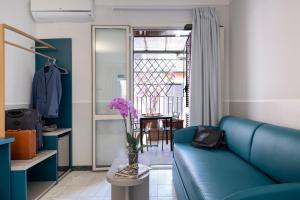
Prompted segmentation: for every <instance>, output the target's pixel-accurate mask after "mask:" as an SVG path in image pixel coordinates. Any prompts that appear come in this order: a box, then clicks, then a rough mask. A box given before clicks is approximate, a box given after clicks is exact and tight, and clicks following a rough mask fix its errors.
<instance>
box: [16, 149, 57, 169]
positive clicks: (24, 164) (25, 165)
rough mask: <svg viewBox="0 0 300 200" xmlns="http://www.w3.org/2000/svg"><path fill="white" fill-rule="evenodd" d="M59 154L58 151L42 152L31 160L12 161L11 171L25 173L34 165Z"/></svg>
mask: <svg viewBox="0 0 300 200" xmlns="http://www.w3.org/2000/svg"><path fill="white" fill-rule="evenodd" d="M56 153H57V151H56V150H45V151H41V152H39V153H38V154H37V156H36V157H34V158H32V159H30V160H12V161H11V171H24V170H27V169H29V168H31V167H33V166H34V165H37V164H38V163H40V162H42V161H44V160H46V159H47V158H49V157H51V156H52V155H55V154H56Z"/></svg>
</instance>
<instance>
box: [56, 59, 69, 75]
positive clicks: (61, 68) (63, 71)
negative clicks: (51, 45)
mask: <svg viewBox="0 0 300 200" xmlns="http://www.w3.org/2000/svg"><path fill="white" fill-rule="evenodd" d="M52 65H53V66H54V67H56V68H57V69H59V71H60V74H61V75H67V74H69V71H68V69H66V68H63V67H59V66H57V65H56V59H53V61H52Z"/></svg>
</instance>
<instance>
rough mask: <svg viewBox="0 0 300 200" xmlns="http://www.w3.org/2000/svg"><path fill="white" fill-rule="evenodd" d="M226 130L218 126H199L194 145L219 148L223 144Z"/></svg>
mask: <svg viewBox="0 0 300 200" xmlns="http://www.w3.org/2000/svg"><path fill="white" fill-rule="evenodd" d="M223 138H224V131H223V130H221V129H219V128H217V127H208V126H199V127H198V128H197V132H196V133H195V135H194V138H193V141H192V145H193V146H194V147H199V148H201V147H205V148H219V147H221V146H222V145H223Z"/></svg>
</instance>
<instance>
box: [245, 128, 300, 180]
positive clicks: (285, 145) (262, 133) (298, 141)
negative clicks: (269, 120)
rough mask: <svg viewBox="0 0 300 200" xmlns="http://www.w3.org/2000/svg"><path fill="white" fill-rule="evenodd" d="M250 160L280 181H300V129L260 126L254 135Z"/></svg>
mask: <svg viewBox="0 0 300 200" xmlns="http://www.w3.org/2000/svg"><path fill="white" fill-rule="evenodd" d="M250 162H251V163H252V164H253V165H254V166H256V167H257V168H259V169H260V170H261V171H263V172H264V173H266V174H267V175H269V176H270V177H271V178H273V179H274V180H276V181H278V182H279V183H287V182H300V131H299V130H294V129H289V128H284V127H279V126H274V125H270V124H264V125H262V126H260V127H259V128H258V129H257V130H256V132H255V134H254V137H253V141H252V147H251V156H250Z"/></svg>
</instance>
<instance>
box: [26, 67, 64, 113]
mask: <svg viewBox="0 0 300 200" xmlns="http://www.w3.org/2000/svg"><path fill="white" fill-rule="evenodd" d="M61 95H62V86H61V74H60V71H59V69H57V68H56V67H55V66H53V65H51V66H50V67H49V70H48V71H45V69H44V68H41V69H40V70H39V71H37V72H36V73H35V75H34V78H33V83H32V108H34V109H37V110H38V111H39V113H40V114H41V115H42V116H43V117H45V118H56V117H58V112H59V104H60V100H61Z"/></svg>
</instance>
